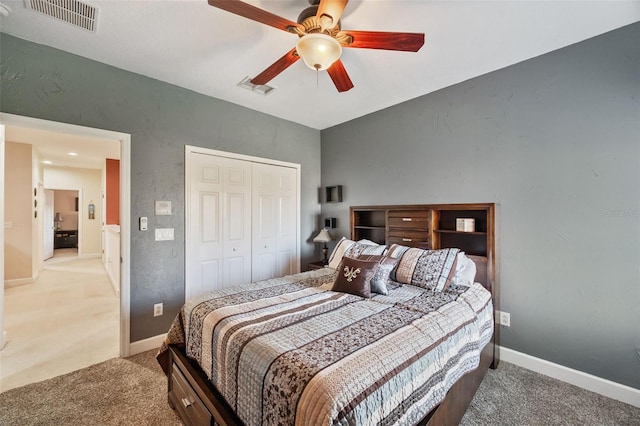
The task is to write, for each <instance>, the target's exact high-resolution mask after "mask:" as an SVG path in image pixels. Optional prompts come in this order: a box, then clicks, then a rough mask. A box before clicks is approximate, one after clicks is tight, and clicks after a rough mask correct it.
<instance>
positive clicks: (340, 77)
mask: <svg viewBox="0 0 640 426" xmlns="http://www.w3.org/2000/svg"><path fill="white" fill-rule="evenodd" d="M327 72H328V73H329V76H330V77H331V80H333V84H335V85H336V89H338V92H346V91H347V90H351V89H353V83H352V82H351V79H350V78H349V74H347V70H346V69H344V65H343V64H342V61H341V60H340V59H338V60H337V61H335V62H334V63H333V65H331V66H330V67H329V68H327Z"/></svg>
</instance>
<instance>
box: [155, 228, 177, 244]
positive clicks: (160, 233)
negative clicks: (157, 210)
mask: <svg viewBox="0 0 640 426" xmlns="http://www.w3.org/2000/svg"><path fill="white" fill-rule="evenodd" d="M171 240H173V228H156V241H171Z"/></svg>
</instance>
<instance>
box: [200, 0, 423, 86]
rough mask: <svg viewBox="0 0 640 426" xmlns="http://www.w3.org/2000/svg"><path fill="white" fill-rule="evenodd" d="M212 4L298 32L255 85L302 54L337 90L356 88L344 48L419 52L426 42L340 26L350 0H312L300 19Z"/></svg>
mask: <svg viewBox="0 0 640 426" xmlns="http://www.w3.org/2000/svg"><path fill="white" fill-rule="evenodd" d="M208 1H209V4H210V5H211V6H213V7H217V8H219V9H223V10H226V11H227V12H231V13H234V14H236V15H240V16H243V17H245V18H248V19H251V20H254V21H257V22H260V23H262V24H266V25H270V26H272V27H274V28H278V29H280V30H283V31H286V32H288V33H292V34H295V35H297V36H298V37H300V38H299V40H298V43H297V44H296V46H295V47H294V48H293V49H291V50H290V51H288V52H287V53H286V54H285V55H284V56H283V57H281V58H280V59H278V60H277V61H276V62H274V63H273V64H272V65H271V66H269V67H268V68H267V69H265V70H264V71H262V72H261V73H260V74H258V75H257V76H256V77H254V78H252V79H251V83H252V84H256V85H263V84H267V83H268V82H269V81H270V80H271V79H273V78H274V77H276V76H277V75H278V74H280V73H281V72H283V71H284V70H286V69H287V68H288V67H289V66H291V65H292V64H293V63H295V62H296V61H297V60H298V59H300V57H302V59H303V60H304V62H305V63H306V64H307V66H308V67H309V68H311V69H314V70H317V71H321V70H325V69H326V70H327V72H328V73H329V76H330V77H331V80H332V81H333V84H335V86H336V88H337V89H338V92H346V91H347V90H350V89H352V88H353V83H352V82H351V79H350V78H349V74H347V71H346V69H345V68H344V65H343V64H342V61H341V60H340V55H341V54H342V48H343V47H347V48H362V49H383V50H400V51H405V52H417V51H418V50H420V48H421V47H422V45H423V44H424V34H423V33H398V32H383V31H355V30H343V29H341V28H340V17H341V16H342V12H343V11H344V8H345V7H346V6H347V2H348V0H320V2H319V3H318V0H309V3H310V4H311V6H310V7H307V8H306V9H305V10H303V11H302V13H301V14H300V16H299V17H298V20H297V22H293V21H290V20H288V19H286V18H282V17H280V16H278V15H274V14H273V13H271V12H268V11H266V10H263V9H260V8H258V7H255V6H253V5H250V4H248V3H245V2H243V1H240V0H208Z"/></svg>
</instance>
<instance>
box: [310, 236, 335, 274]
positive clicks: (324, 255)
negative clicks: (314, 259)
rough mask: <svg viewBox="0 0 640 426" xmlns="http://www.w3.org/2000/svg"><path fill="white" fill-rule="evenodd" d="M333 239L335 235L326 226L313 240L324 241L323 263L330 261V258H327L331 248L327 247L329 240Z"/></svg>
mask: <svg viewBox="0 0 640 426" xmlns="http://www.w3.org/2000/svg"><path fill="white" fill-rule="evenodd" d="M331 240H333V237H332V236H331V234H330V233H329V231H328V230H327V229H326V228H323V229H322V230H321V231H320V232H319V233H318V235H316V236H315V237H314V238H313V242H314V243H322V244H323V245H322V257H323V259H322V263H324V264H325V265H326V264H327V263H329V259H327V253H328V251H329V249H328V248H327V242H328V241H331Z"/></svg>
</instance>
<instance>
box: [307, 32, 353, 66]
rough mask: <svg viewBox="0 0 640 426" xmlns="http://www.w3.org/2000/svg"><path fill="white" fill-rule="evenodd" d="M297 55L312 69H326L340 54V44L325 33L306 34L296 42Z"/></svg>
mask: <svg viewBox="0 0 640 426" xmlns="http://www.w3.org/2000/svg"><path fill="white" fill-rule="evenodd" d="M296 51H297V52H298V55H300V57H301V58H302V60H304V63H305V64H307V66H308V67H309V68H311V69H312V70H318V71H322V70H326V69H327V68H329V67H330V66H331V65H333V63H334V62H335V61H337V60H338V59H339V58H340V55H341V54H342V46H340V43H338V41H337V40H336V39H335V38H333V37H331V36H328V35H326V34H320V33H312V34H307V35H305V36H303V37H301V38H300V40H298V43H297V44H296Z"/></svg>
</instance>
